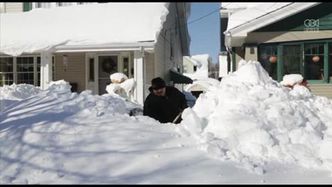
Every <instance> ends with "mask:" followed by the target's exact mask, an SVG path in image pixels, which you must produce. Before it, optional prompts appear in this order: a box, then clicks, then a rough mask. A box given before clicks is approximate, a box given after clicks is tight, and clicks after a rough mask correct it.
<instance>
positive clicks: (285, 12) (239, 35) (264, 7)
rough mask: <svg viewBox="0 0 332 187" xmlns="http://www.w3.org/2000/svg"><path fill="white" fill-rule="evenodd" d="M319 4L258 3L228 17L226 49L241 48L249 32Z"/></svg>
mask: <svg viewBox="0 0 332 187" xmlns="http://www.w3.org/2000/svg"><path fill="white" fill-rule="evenodd" d="M317 4H319V3H318V2H310V3H289V2H285V3H271V2H270V3H260V4H257V5H255V6H251V7H246V8H245V9H243V10H239V11H237V12H235V13H233V14H231V15H230V17H229V20H228V25H227V30H226V31H225V32H224V34H225V45H226V46H227V47H235V46H241V45H242V44H243V42H244V40H245V37H246V36H247V34H248V33H249V32H252V31H254V30H256V29H259V28H261V27H264V26H266V25H269V24H272V23H275V22H277V21H279V20H282V19H284V18H287V17H289V16H291V15H294V14H296V13H298V12H301V11H303V10H306V9H308V8H311V7H313V6H315V5H317Z"/></svg>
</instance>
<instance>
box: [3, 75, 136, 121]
mask: <svg viewBox="0 0 332 187" xmlns="http://www.w3.org/2000/svg"><path fill="white" fill-rule="evenodd" d="M70 88H71V86H70V85H69V83H68V82H66V81H64V80H59V81H54V82H51V83H50V86H49V87H48V89H46V90H40V89H39V88H36V87H34V86H32V85H27V84H19V85H11V86H4V87H1V88H0V90H1V95H2V99H1V102H3V101H5V100H13V99H12V98H15V99H16V100H18V101H20V100H23V99H28V100H29V99H30V100H34V98H40V99H39V101H43V102H45V103H47V102H52V101H54V102H60V103H59V104H57V105H55V106H52V110H53V111H64V112H69V113H73V114H75V115H82V116H84V115H94V116H101V115H104V114H105V113H109V114H114V113H119V114H125V113H127V114H129V112H130V110H131V109H133V108H137V107H139V106H138V105H136V104H134V103H131V102H127V101H125V99H124V98H122V97H120V96H117V95H111V94H104V95H101V96H100V95H92V92H91V91H90V90H86V91H83V92H81V93H80V94H77V93H72V92H71V90H70ZM14 96H15V97H14ZM15 104H16V105H17V106H16V108H19V107H20V103H19V102H14V103H13V102H12V103H11V105H10V107H11V108H15V106H12V105H15ZM7 106H8V104H7V105H4V106H2V107H1V108H2V110H3V111H5V109H6V107H7Z"/></svg>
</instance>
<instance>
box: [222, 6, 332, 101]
mask: <svg viewBox="0 0 332 187" xmlns="http://www.w3.org/2000/svg"><path fill="white" fill-rule="evenodd" d="M234 4H235V3H234ZM259 7H260V8H257V7H245V8H243V9H237V10H236V11H234V6H233V7H232V8H233V11H232V9H230V10H228V9H227V8H224V9H221V13H222V14H221V21H222V20H224V21H225V20H226V21H227V22H228V24H227V28H223V33H222V37H223V38H224V39H223V40H224V45H225V49H226V50H224V51H227V54H228V55H229V60H228V63H229V65H230V67H228V70H229V71H235V70H236V69H237V67H238V62H239V61H240V60H241V59H244V60H256V61H259V62H260V63H261V65H262V66H263V67H264V69H265V70H266V71H267V72H268V73H269V75H270V76H271V77H272V78H273V79H274V80H277V81H281V80H282V78H283V76H284V75H286V74H301V75H302V76H303V77H304V78H305V79H307V80H308V82H309V84H310V85H311V86H312V88H313V89H315V86H316V85H320V88H319V89H321V90H322V89H323V90H324V91H322V92H326V93H322V94H323V95H326V96H329V97H332V94H330V93H328V92H332V87H331V81H332V49H331V48H332V21H331V20H332V3H263V4H262V3H261V4H260V5H259ZM260 10H261V13H260ZM229 12H231V13H229ZM226 13H227V14H226ZM241 15H242V17H243V15H247V16H246V18H245V19H244V20H243V19H242V20H241V19H240V18H241ZM224 26H225V25H224ZM324 85H325V86H324ZM322 86H323V87H325V88H323V87H322Z"/></svg>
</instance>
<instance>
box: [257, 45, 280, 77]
mask: <svg viewBox="0 0 332 187" xmlns="http://www.w3.org/2000/svg"><path fill="white" fill-rule="evenodd" d="M258 54H259V55H258V61H259V62H260V63H261V65H262V66H263V68H264V69H265V70H266V71H267V72H268V73H269V75H270V77H272V78H273V79H274V80H277V63H276V62H274V61H272V62H271V61H270V57H271V56H277V45H262V46H259V47H258Z"/></svg>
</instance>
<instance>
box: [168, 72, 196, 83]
mask: <svg viewBox="0 0 332 187" xmlns="http://www.w3.org/2000/svg"><path fill="white" fill-rule="evenodd" d="M169 72H170V78H171V81H173V83H174V84H191V83H193V80H192V79H191V78H189V77H187V76H184V75H182V74H181V73H179V72H176V71H173V70H170V71H169Z"/></svg>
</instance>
